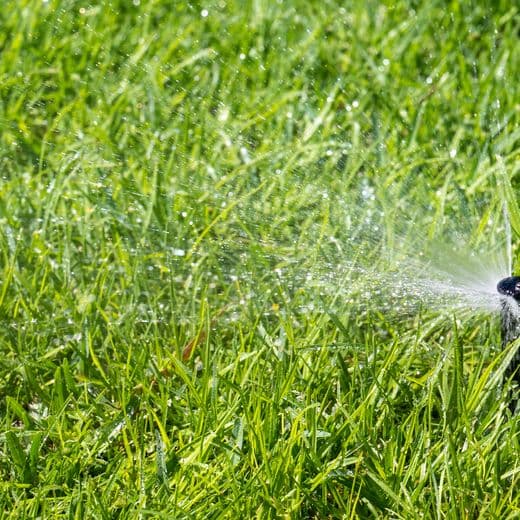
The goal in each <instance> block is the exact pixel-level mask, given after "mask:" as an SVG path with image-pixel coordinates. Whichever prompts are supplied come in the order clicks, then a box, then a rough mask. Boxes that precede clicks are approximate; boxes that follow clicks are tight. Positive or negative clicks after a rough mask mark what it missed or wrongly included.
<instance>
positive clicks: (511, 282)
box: [497, 276, 520, 301]
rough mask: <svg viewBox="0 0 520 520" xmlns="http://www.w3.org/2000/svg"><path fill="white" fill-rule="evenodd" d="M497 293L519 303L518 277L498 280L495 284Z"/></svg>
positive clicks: (519, 282) (519, 277) (519, 278)
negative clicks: (510, 297)
mask: <svg viewBox="0 0 520 520" xmlns="http://www.w3.org/2000/svg"><path fill="white" fill-rule="evenodd" d="M497 291H498V292H499V293H500V294H504V295H505V296H512V297H513V298H514V299H515V300H517V301H520V276H509V277H508V278H504V279H503V280H500V282H498V284H497Z"/></svg>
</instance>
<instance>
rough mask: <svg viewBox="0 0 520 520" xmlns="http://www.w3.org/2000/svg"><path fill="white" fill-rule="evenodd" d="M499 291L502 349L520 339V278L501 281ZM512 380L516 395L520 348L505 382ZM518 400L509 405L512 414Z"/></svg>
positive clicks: (519, 375) (518, 378) (514, 397)
mask: <svg viewBox="0 0 520 520" xmlns="http://www.w3.org/2000/svg"><path fill="white" fill-rule="evenodd" d="M497 291H498V292H499V293H500V294H501V295H502V298H501V306H500V315H501V333H502V348H505V347H506V346H507V345H508V344H509V343H511V342H513V341H515V340H516V339H518V338H520V276H510V277H508V278H504V279H503V280H500V281H499V282H498V284H497ZM509 379H511V382H512V383H513V385H514V388H513V391H514V392H515V393H516V392H517V391H518V389H519V388H520V348H519V349H517V351H516V353H515V355H514V356H513V358H512V359H511V362H510V363H509V365H508V367H507V369H506V371H505V373H504V381H507V380H509ZM517 401H518V398H517V397H516V396H513V398H512V399H511V402H510V404H509V408H510V410H511V411H512V412H514V411H515V409H516V404H517Z"/></svg>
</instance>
